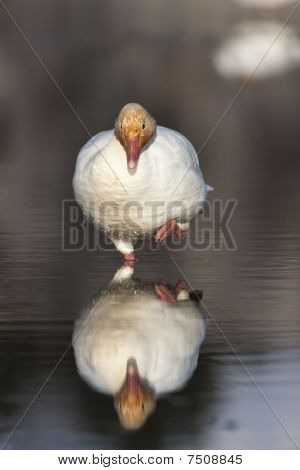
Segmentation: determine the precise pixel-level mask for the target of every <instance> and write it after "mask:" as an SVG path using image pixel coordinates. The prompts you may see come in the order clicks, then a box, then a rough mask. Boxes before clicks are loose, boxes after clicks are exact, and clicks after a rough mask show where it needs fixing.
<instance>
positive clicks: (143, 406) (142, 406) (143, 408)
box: [141, 403, 145, 411]
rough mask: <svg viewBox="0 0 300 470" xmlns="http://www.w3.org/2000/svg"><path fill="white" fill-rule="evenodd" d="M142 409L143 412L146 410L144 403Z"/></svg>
mask: <svg viewBox="0 0 300 470" xmlns="http://www.w3.org/2000/svg"><path fill="white" fill-rule="evenodd" d="M141 408H142V410H143V411H144V410H145V405H144V403H142V405H141Z"/></svg>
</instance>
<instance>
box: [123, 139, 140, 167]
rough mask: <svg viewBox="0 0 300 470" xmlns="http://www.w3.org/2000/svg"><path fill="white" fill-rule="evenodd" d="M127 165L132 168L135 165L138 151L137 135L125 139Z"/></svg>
mask: <svg viewBox="0 0 300 470" xmlns="http://www.w3.org/2000/svg"><path fill="white" fill-rule="evenodd" d="M126 153H127V165H128V168H130V169H132V168H135V167H136V164H137V159H138V156H139V153H140V143H139V137H138V136H137V137H128V138H127V139H126Z"/></svg>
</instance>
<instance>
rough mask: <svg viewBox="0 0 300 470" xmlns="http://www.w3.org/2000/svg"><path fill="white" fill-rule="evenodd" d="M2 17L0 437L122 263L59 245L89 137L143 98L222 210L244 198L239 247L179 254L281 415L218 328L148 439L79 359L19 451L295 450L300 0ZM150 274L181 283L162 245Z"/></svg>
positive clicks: (28, 11) (55, 4) (48, 396)
mask: <svg viewBox="0 0 300 470" xmlns="http://www.w3.org/2000/svg"><path fill="white" fill-rule="evenodd" d="M5 5H6V7H5ZM0 7H1V8H0V37H1V41H0V66H1V74H0V178H1V184H0V207H1V216H2V223H1V231H0V243H1V246H0V279H1V291H0V355H1V360H0V372H1V381H0V383H1V388H0V437H1V442H3V443H4V442H6V439H7V437H8V436H9V433H10V431H11V430H12V429H13V428H14V426H15V425H16V423H17V421H18V420H19V418H20V416H22V413H23V412H24V410H25V408H26V406H27V405H28V404H29V403H30V401H31V399H32V397H33V396H34V395H35V394H36V392H37V390H38V389H39V387H40V385H41V383H42V382H43V381H44V380H45V379H46V377H47V376H48V374H49V372H50V371H51V370H52V368H53V367H54V366H55V364H56V362H57V360H58V359H59V358H60V356H61V354H63V353H64V351H65V350H66V347H67V346H68V345H69V344H70V340H71V336H72V329H73V322H74V320H75V319H76V318H77V317H78V315H79V313H80V311H81V309H82V308H83V306H84V305H85V304H86V302H88V300H89V299H90V297H91V296H92V295H93V293H94V292H95V291H96V290H98V289H99V288H102V287H104V286H105V285H106V284H107V283H108V282H109V281H110V279H111V278H112V276H113V274H114V272H115V271H116V269H117V268H118V266H119V265H120V262H121V259H120V256H119V254H118V253H116V252H109V253H108V252H103V251H101V250H99V251H97V252H95V251H94V252H88V251H86V250H83V251H80V252H76V251H75V252H65V251H62V236H61V226H62V210H61V207H62V201H63V200H64V199H70V198H72V197H73V194H72V176H73V171H74V165H75V160H76V156H77V154H78V152H79V149H80V147H81V146H82V145H83V144H84V143H85V142H86V141H87V140H88V138H89V136H88V133H90V134H92V135H93V134H95V133H97V132H99V131H100V130H105V129H111V128H112V127H113V121H114V119H115V117H116V115H117V114H118V111H119V109H120V108H121V106H123V105H124V104H125V103H127V102H130V101H136V102H140V103H142V104H143V105H144V106H145V107H146V108H147V109H148V110H149V111H150V112H151V114H153V116H154V117H155V118H156V120H157V121H158V123H159V124H162V125H164V126H166V127H171V128H174V129H176V130H178V131H179V132H181V133H183V134H184V135H185V136H186V137H188V138H189V139H190V140H191V142H192V143H193V145H194V146H195V148H196V149H199V148H202V150H201V152H200V155H199V159H200V165H201V168H202V170H203V173H204V175H205V180H206V181H207V182H208V183H209V184H211V185H212V186H214V187H215V191H214V193H212V194H211V195H210V197H211V199H214V198H215V199H221V200H223V201H226V200H227V199H237V200H238V205H237V208H236V211H235V213H234V215H233V217H232V219H231V221H230V228H231V230H232V232H233V235H234V238H235V241H236V244H237V250H236V251H226V250H218V251H214V250H210V251H193V250H191V249H187V250H185V251H178V252H177V251H176V250H173V251H170V253H172V256H174V259H175V260H176V262H177V263H178V265H179V266H180V268H181V269H182V270H183V271H184V273H185V275H186V277H187V278H188V279H189V281H190V283H191V285H192V286H193V288H196V289H202V290H203V293H204V302H205V305H206V307H207V308H208V310H209V312H210V314H211V315H212V316H213V318H214V319H215V320H216V321H217V323H218V325H219V326H220V328H221V329H222V331H223V332H224V334H225V335H226V337H227V338H228V341H229V342H230V343H231V344H232V346H233V347H234V349H235V350H236V352H237V353H238V354H239V356H240V358H241V359H242V361H243V363H244V364H246V366H247V368H248V370H249V372H250V374H251V375H252V377H253V378H254V380H255V381H256V383H257V384H258V386H259V387H260V388H261V390H262V391H263V393H264V394H265V396H266V397H267V399H268V401H269V404H271V407H272V408H273V410H272V409H271V407H270V406H269V405H268V403H267V402H266V400H265V399H264V398H263V397H262V394H261V393H260V392H259V390H258V389H257V387H256V386H255V384H254V383H253V381H252V380H251V378H250V377H249V375H248V374H247V373H246V371H245V369H244V368H243V367H242V366H241V363H240V362H239V360H238V359H237V357H236V356H235V354H233V351H232V349H231V348H230V347H229V346H228V344H227V343H226V341H225V340H224V338H223V337H222V335H220V332H219V331H218V329H217V328H215V326H214V325H213V323H210V324H209V327H208V333H207V337H206V340H205V342H204V345H203V347H202V350H201V353H200V356H199V361H198V368H197V370H196V372H195V374H194V376H193V378H192V379H191V381H190V382H189V383H188V385H187V386H186V387H185V388H184V389H183V390H181V391H178V392H176V393H173V394H172V395H170V396H166V397H164V398H163V399H161V400H160V401H159V403H158V407H157V410H156V412H155V413H154V414H153V416H152V417H151V418H150V420H149V422H148V423H147V425H146V426H145V427H144V428H143V429H142V430H141V431H139V432H137V433H128V432H126V431H124V430H122V429H121V427H120V425H119V424H118V420H117V416H116V414H115V412H114V410H113V405H112V399H111V398H110V397H106V396H103V395H100V394H97V393H96V392H93V391H92V390H90V389H89V388H88V386H87V385H86V384H84V383H83V382H82V381H81V379H80V378H79V376H78V375H77V372H76V367H75V364H74V358H73V352H72V349H71V348H70V350H69V352H68V354H67V355H66V357H65V358H64V360H63V362H62V363H61V364H60V366H59V367H58V369H57V370H56V371H55V373H54V374H53V376H52V378H51V380H50V381H49V383H48V384H47V386H46V387H45V388H44V390H43V391H42V393H41V395H40V396H39V397H38V399H37V400H36V402H35V403H34V405H33V406H32V408H31V409H30V411H29V412H28V414H27V415H26V416H25V417H24V420H23V421H22V422H21V423H20V425H19V426H18V428H17V429H16V430H15V432H14V434H13V435H12V436H11V438H10V440H9V441H8V442H6V448H12V449H36V448H44V449H45V448H48V449H51V448H68V449H71V448H78V449H82V448H100V449H107V448H118V449H125V448H136V449H138V448H144V449H146V448H152V449H159V448H175V449H176V448H178V449H179V448H183V449H184V448H194V449H196V448H205V449H210V448H212V449H258V448H265V449H266V448H275V449H289V448H295V447H296V446H298V445H299V441H300V426H299V424H300V423H299V416H300V398H299V396H300V394H299V386H300V375H299V373H300V365H299V364H300V362H299V359H300V312H299V302H300V294H299V273H300V262H299V260H300V257H299V255H300V243H299V229H300V219H299V203H300V194H299V169H300V159H299V153H300V141H299V122H300V106H299V105H300V87H299V82H300V52H299V51H300V39H299V35H300V8H299V10H298V9H295V7H297V2H294V1H292V0H290V1H288V0H277V1H275V0H273V1H270V0H261V1H259V0H252V1H251V0H236V1H234V0H224V1H222V2H219V1H217V0H201V1H199V0H186V1H185V2H181V1H179V0H165V1H164V2H161V1H159V0H146V1H144V2H141V1H137V0H127V1H124V2H121V1H118V0H110V1H108V0H107V1H105V0H101V1H99V0H98V1H96V0H88V1H86V2H83V1H80V0H72V1H71V0H59V1H58V0H51V1H50V0H43V1H42V2H39V1H37V0H27V1H26V3H24V2H21V1H20V0H10V1H9V2H8V1H7V0H6V2H5V1H2V0H1V2H0ZM6 8H8V9H9V12H8V11H7V9H6ZM293 9H294V10H293ZM291 12H294V13H293V14H291ZM289 17H290V19H289V22H288V24H287V25H286V26H285V27H284V28H282V25H283V24H284V23H285V22H286V20H287V18H289ZM279 32H281V34H280V36H278V33H279ZM277 36H278V37H277ZM271 45H272V47H271V48H270V46H271ZM267 50H269V51H268V54H267V56H266V57H265V60H263V61H262V62H261V64H260V66H259V67H258V68H257V70H256V71H255V73H254V70H255V69H256V67H257V64H259V63H260V61H261V59H262V58H263V56H264V54H265V53H266V51H267ZM43 64H44V66H43ZM50 76H51V77H53V79H54V80H55V82H56V83H57V84H58V86H59V88H60V90H61V92H60V91H59V90H58V87H57V86H56V85H55V84H54V83H53V80H52V79H51V77H50ZM245 80H247V83H246V85H245V86H244V87H243V89H242V91H241V93H239V95H238V96H237V99H236V100H235V102H234V103H232V100H233V99H234V97H235V96H236V94H237V93H238V92H239V90H241V86H243V84H245ZM63 95H64V96H65V98H64V96H63ZM66 99H67V100H68V101H69V103H71V105H72V107H74V109H75V110H76V112H77V113H78V116H79V117H80V119H78V116H76V115H75V114H74V112H73V111H72V109H70V106H69V105H68V103H67V102H66ZM230 104H232V106H231V108H230V109H229V110H228V113H227V114H226V115H225V116H223V113H224V111H225V110H226V109H228V106H229V105H230ZM222 116H223V119H220V118H221V117H222ZM80 120H81V122H80ZM218 122H219V125H218V127H217V128H216V129H215V125H216V123H218ZM82 123H83V124H84V125H83V124H82ZM86 129H87V130H88V132H87V130H86ZM214 129H215V132H213V133H212V131H213V130H214ZM211 133H212V134H211ZM208 136H211V138H210V139H209V140H207V138H208ZM203 144H205V145H203ZM194 223H195V224H200V226H201V218H199V219H198V220H197V221H195V222H194ZM135 274H136V276H137V277H138V278H142V279H148V280H156V279H162V280H164V281H165V282H171V283H173V282H176V280H178V279H179V278H182V274H181V273H180V272H179V271H178V269H177V267H176V265H174V263H173V262H172V260H171V259H170V257H169V252H168V249H167V248H164V247H163V248H162V249H161V250H160V251H155V252H154V253H153V252H150V251H149V250H144V251H143V252H141V253H140V254H139V261H138V263H137V265H136V273H135Z"/></svg>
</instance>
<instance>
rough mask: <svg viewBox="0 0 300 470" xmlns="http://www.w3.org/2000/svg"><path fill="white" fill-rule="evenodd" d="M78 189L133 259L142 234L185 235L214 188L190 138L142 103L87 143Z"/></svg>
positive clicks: (81, 199)
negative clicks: (161, 121)
mask: <svg viewBox="0 0 300 470" xmlns="http://www.w3.org/2000/svg"><path fill="white" fill-rule="evenodd" d="M99 150H101V152H100V151H99ZM116 175H117V176H118V178H117V177H116ZM120 182H122V184H120ZM73 188H74V192H75V197H76V199H77V201H78V203H79V205H80V206H81V207H82V208H83V210H84V212H85V213H86V214H88V215H89V216H90V217H92V219H93V220H94V221H95V223H96V224H97V225H99V226H101V227H103V229H104V230H106V231H107V232H108V233H109V234H110V236H111V238H112V240H113V242H114V244H115V245H116V248H117V249H118V250H119V251H120V252H121V253H123V254H124V257H125V258H126V259H127V260H132V259H133V258H134V254H133V244H132V242H133V241H134V240H135V239H136V238H137V237H139V236H141V237H142V236H145V235H154V234H155V239H156V241H160V242H162V241H163V240H164V239H165V238H166V237H167V236H168V235H169V234H170V233H171V232H172V231H175V232H176V235H177V236H178V237H179V238H184V237H185V235H186V231H187V229H188V226H189V222H190V220H191V219H193V218H194V217H196V215H197V214H198V213H199V212H201V210H202V206H203V203H204V201H205V199H206V194H207V190H210V189H212V188H210V187H207V186H206V185H205V183H204V179H203V175H202V172H201V170H200V167H199V161H198V156H197V153H196V151H195V149H194V147H193V146H192V144H191V143H190V142H189V141H188V139H186V138H185V137H184V136H183V135H181V134H179V133H178V132H176V131H174V130H172V129H167V128H166V127H161V126H156V122H155V120H154V119H153V117H152V116H151V115H150V114H149V113H148V112H147V111H146V110H145V109H144V108H143V107H142V106H141V105H139V104H137V103H129V104H127V105H126V106H124V107H123V108H122V109H121V111H120V113H119V116H118V117H117V119H116V122H115V128H114V129H113V130H110V131H105V132H100V133H99V134H97V135H96V136H95V137H93V138H92V139H91V140H89V142H88V143H87V144H86V145H85V146H84V147H83V148H82V150H81V152H80V154H79V156H78V159H77V163H76V169H75V174H74V179H73Z"/></svg>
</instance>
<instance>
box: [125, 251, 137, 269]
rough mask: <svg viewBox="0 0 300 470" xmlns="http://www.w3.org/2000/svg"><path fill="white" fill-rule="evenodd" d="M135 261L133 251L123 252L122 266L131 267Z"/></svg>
mask: <svg viewBox="0 0 300 470" xmlns="http://www.w3.org/2000/svg"><path fill="white" fill-rule="evenodd" d="M134 263H135V256H134V253H133V252H132V253H125V254H124V266H128V267H129V268H133V266H134Z"/></svg>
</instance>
